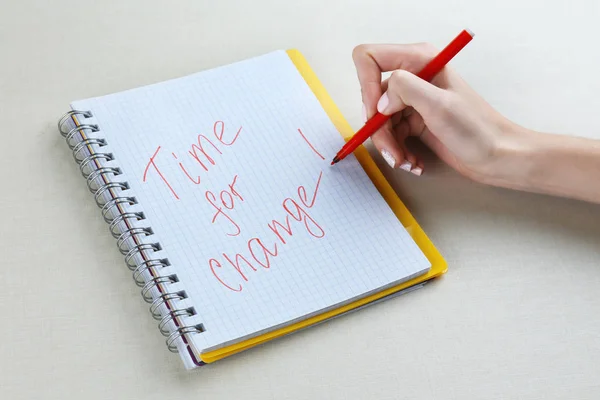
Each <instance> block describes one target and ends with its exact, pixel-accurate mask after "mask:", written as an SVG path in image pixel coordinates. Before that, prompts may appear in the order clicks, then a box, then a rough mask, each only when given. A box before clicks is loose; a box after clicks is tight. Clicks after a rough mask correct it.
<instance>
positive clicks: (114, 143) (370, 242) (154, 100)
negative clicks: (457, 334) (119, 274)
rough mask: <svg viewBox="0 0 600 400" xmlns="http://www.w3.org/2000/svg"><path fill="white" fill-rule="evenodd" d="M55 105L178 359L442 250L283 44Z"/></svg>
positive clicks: (327, 307) (274, 329)
mask: <svg viewBox="0 0 600 400" xmlns="http://www.w3.org/2000/svg"><path fill="white" fill-rule="evenodd" d="M71 109H72V110H71V111H69V112H68V113H66V114H65V115H64V116H63V118H62V119H61V120H60V121H59V130H60V132H61V133H62V135H63V136H64V137H65V140H66V142H67V145H68V146H69V148H70V149H71V150H72V152H73V156H74V158H75V161H76V162H77V164H78V165H79V169H80V171H81V173H82V175H83V177H84V178H85V181H86V183H87V186H88V187H89V189H90V191H91V192H92V197H93V199H94V201H95V202H96V203H97V205H98V207H99V208H100V209H101V215H102V217H103V218H104V219H105V220H106V222H107V223H108V227H109V232H110V233H111V234H112V235H113V236H114V238H115V239H116V244H117V248H118V250H119V251H120V252H121V253H122V254H123V256H124V259H125V265H126V266H127V267H128V268H129V269H130V270H131V271H132V275H133V280H134V282H135V284H137V285H138V286H139V287H140V288H141V289H140V290H141V295H142V298H143V299H144V300H145V301H147V302H148V303H149V304H150V313H151V315H152V316H153V317H154V318H155V319H156V320H157V321H158V328H159V331H160V332H161V333H162V334H163V335H164V336H165V337H166V344H167V347H168V348H169V349H170V350H171V351H173V352H176V353H178V354H179V355H180V357H181V359H182V360H183V363H184V365H185V367H186V368H188V369H191V368H195V367H198V366H202V365H205V364H207V363H210V362H214V361H217V360H219V359H222V358H224V357H227V356H230V355H232V354H235V353H238V352H240V351H243V350H246V349H249V348H251V347H254V346H256V345H258V344H262V343H265V342H267V341H269V340H272V339H275V338H278V337H280V336H283V335H286V334H289V333H292V332H296V331H298V330H299V329H302V328H305V327H309V326H312V325H314V324H316V323H319V322H322V321H325V320H328V319H331V318H333V317H336V316H339V315H341V314H344V313H347V312H349V311H353V310H357V309H359V308H362V307H364V306H366V305H370V304H373V303H375V302H377V301H381V300H383V299H387V298H389V297H392V296H395V295H397V294H400V293H403V292H405V291H407V290H410V289H413V288H417V287H420V286H421V285H422V284H423V283H424V282H427V281H428V280H430V279H432V278H434V277H436V276H439V275H440V274H442V273H444V272H445V271H446V263H445V262H444V260H443V258H442V257H441V256H440V254H439V253H438V251H437V250H436V249H435V247H434V246H433V244H432V243H431V241H430V240H429V239H428V238H427V236H426V235H425V234H424V232H423V231H422V229H421V228H420V227H419V225H418V224H417V223H416V222H415V220H414V219H413V217H412V216H411V215H410V213H409V212H408V210H407V209H406V207H405V206H404V205H403V204H402V202H401V201H400V199H399V198H398V197H397V195H396V194H395V193H394V191H393V190H392V189H391V187H390V186H389V184H388V183H387V182H386V180H385V178H384V177H383V175H382V174H381V172H380V171H379V170H378V169H377V167H376V165H375V163H374V162H373V160H372V159H371V158H370V156H369V154H368V152H367V151H366V150H365V149H364V148H360V149H358V150H357V151H356V152H355V154H354V155H352V156H350V157H348V158H347V159H345V160H344V161H343V162H340V163H338V164H336V165H335V166H333V167H332V166H330V165H329V163H330V159H331V158H332V156H333V155H334V154H335V153H336V152H337V151H338V150H339V149H340V148H341V146H342V145H343V144H344V139H347V138H348V137H350V136H351V135H352V134H353V132H352V129H351V128H350V126H349V125H348V123H347V122H346V121H345V120H344V118H343V117H342V115H341V114H340V112H339V111H338V110H337V108H336V107H335V105H334V104H333V102H332V100H331V99H330V98H329V96H328V95H327V93H326V91H325V90H324V88H323V87H322V85H321V84H320V83H319V81H318V79H317V77H316V76H315V74H314V73H313V71H312V70H311V69H310V67H309V65H308V63H307V62H306V60H305V59H304V58H303V57H302V55H301V54H300V53H299V52H298V51H295V50H289V51H276V52H272V53H268V54H265V55H261V56H257V57H254V58H251V59H247V60H244V61H240V62H237V63H233V64H230V65H225V66H222V67H219V68H215V69H211V70H207V71H203V72H199V73H197V74H193V75H190V76H186V77H182V78H177V79H172V80H168V81H165V82H160V83H156V84H152V85H149V86H144V87H140V88H136V89H132V90H128V91H124V92H120V93H114V94H109V95H106V96H102V97H96V98H90V99H86V100H80V101H75V102H73V103H72V104H71Z"/></svg>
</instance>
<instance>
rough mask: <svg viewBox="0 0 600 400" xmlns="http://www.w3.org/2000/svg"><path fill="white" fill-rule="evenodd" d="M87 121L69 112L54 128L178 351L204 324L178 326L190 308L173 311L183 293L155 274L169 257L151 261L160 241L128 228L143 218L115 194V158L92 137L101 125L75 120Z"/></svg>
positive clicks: (84, 114)
mask: <svg viewBox="0 0 600 400" xmlns="http://www.w3.org/2000/svg"><path fill="white" fill-rule="evenodd" d="M92 117H93V115H92V112H90V111H78V110H72V111H69V112H67V113H65V114H64V115H63V116H62V117H61V119H60V120H59V121H58V130H59V131H60V133H61V135H62V136H63V137H64V138H65V141H66V142H67V145H68V146H69V148H70V149H71V151H72V152H73V158H74V159H75V162H76V163H77V164H78V165H79V169H80V171H81V174H82V175H83V177H84V178H85V180H86V184H87V187H88V189H89V190H90V192H92V194H93V196H94V200H95V202H96V204H97V205H98V207H99V208H100V209H101V212H102V218H104V220H105V221H106V223H107V224H108V226H109V230H110V233H111V234H112V236H113V237H114V238H115V239H116V240H117V247H118V249H119V251H120V252H121V254H123V255H124V257H125V264H126V265H127V267H128V268H129V269H130V270H131V271H132V274H133V280H134V282H135V284H136V285H137V286H139V287H141V295H142V298H143V299H144V301H146V302H147V303H149V304H150V313H151V315H152V317H153V318H154V319H156V320H157V321H159V324H158V329H159V331H160V333H161V334H162V335H163V336H165V337H166V345H167V348H168V349H169V350H170V351H172V352H174V353H177V352H178V347H177V340H178V339H180V338H181V339H182V340H183V343H184V345H187V346H188V348H189V343H190V342H189V340H188V339H187V337H186V335H190V334H198V333H202V332H204V331H205V329H204V326H203V325H202V324H195V325H185V324H184V323H183V321H184V320H185V319H187V318H190V317H193V316H195V315H196V314H197V313H196V311H195V309H194V308H193V307H184V308H177V307H176V303H177V302H181V301H182V300H184V299H186V298H187V294H186V292H185V291H183V290H178V291H173V292H171V291H167V288H168V286H170V285H173V284H175V283H177V282H179V279H178V277H177V275H176V274H171V275H161V274H159V273H158V271H159V270H160V269H161V268H165V267H169V266H171V264H170V263H169V261H168V259H158V258H152V255H153V254H154V253H156V252H158V251H161V250H162V246H161V245H160V243H158V242H155V243H151V242H147V241H142V240H144V239H145V238H148V237H150V236H152V235H153V234H154V231H153V230H152V228H150V227H139V226H133V223H132V222H133V221H143V220H145V219H146V217H145V216H144V213H143V212H140V211H131V210H128V208H129V207H132V206H134V205H136V204H138V202H137V199H136V198H135V197H132V196H123V195H119V194H121V193H122V192H123V191H126V190H128V189H129V184H128V183H127V182H125V181H121V180H119V176H121V175H122V174H123V172H122V171H121V169H120V168H118V167H114V166H110V165H107V164H108V163H110V162H112V161H115V158H114V156H113V155H112V154H111V153H108V152H102V151H101V150H102V148H103V147H105V146H107V145H108V143H107V141H106V139H104V138H101V137H96V135H94V134H95V133H98V132H100V127H99V126H98V125H96V124H91V123H80V122H79V118H81V119H83V120H85V119H89V118H92ZM190 354H191V355H192V354H193V353H192V352H190ZM192 358H194V359H195V356H193V355H192ZM194 362H195V363H196V364H197V365H203V364H204V363H203V362H202V361H199V360H197V359H195V360H194Z"/></svg>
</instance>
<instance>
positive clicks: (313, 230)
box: [208, 172, 325, 292]
mask: <svg viewBox="0 0 600 400" xmlns="http://www.w3.org/2000/svg"><path fill="white" fill-rule="evenodd" d="M322 176H323V172H321V173H320V174H319V177H318V179H317V183H316V184H315V189H314V191H313V193H312V196H311V198H310V199H309V196H308V194H307V192H306V189H305V187H304V186H299V187H298V190H297V193H298V200H299V202H298V201H297V200H296V199H293V198H291V197H287V198H286V199H284V200H283V202H282V203H281V206H282V208H283V210H284V211H285V213H286V215H285V220H284V221H285V222H284V223H281V222H279V221H277V220H272V221H271V222H270V223H268V224H267V226H268V228H269V229H270V230H271V231H272V232H273V233H274V234H275V237H274V238H273V239H274V241H273V242H272V243H273V244H272V245H271V246H266V245H265V244H264V242H263V241H262V240H261V239H260V238H256V237H253V238H251V239H250V240H248V242H247V248H248V252H249V254H250V255H249V256H248V257H246V256H244V255H243V254H241V253H237V254H235V256H233V257H230V256H229V255H228V254H226V253H222V256H223V258H224V259H225V261H226V262H227V263H228V264H229V266H230V268H227V267H226V266H224V265H223V264H222V263H221V262H220V261H219V260H217V259H215V258H211V259H210V260H208V266H209V268H210V270H211V272H212V274H213V275H214V276H215V278H216V279H217V281H218V282H219V283H221V284H222V285H223V286H224V287H225V288H227V289H229V290H232V291H234V292H240V291H242V289H243V283H245V282H248V281H249V278H248V276H249V274H250V273H253V272H257V271H258V270H259V268H258V267H259V266H260V267H262V268H263V269H269V268H271V259H272V258H275V257H277V256H278V255H279V248H278V244H277V241H279V242H280V243H281V245H285V244H287V243H288V242H287V241H286V239H289V238H291V237H293V236H294V231H293V229H294V228H293V227H292V221H296V222H300V223H302V225H301V226H303V227H304V229H305V231H306V233H308V234H309V235H310V236H312V237H314V238H317V239H320V238H323V237H324V236H325V230H324V229H323V228H322V227H321V225H319V223H318V222H317V221H316V220H315V219H314V218H313V217H312V216H311V215H310V214H309V212H308V210H310V209H311V208H312V207H313V206H314V205H315V202H316V200H317V194H318V192H319V185H320V183H321V178H322ZM290 218H291V220H290ZM280 229H281V231H280ZM232 282H235V283H232Z"/></svg>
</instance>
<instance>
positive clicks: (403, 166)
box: [400, 160, 412, 172]
mask: <svg viewBox="0 0 600 400" xmlns="http://www.w3.org/2000/svg"><path fill="white" fill-rule="evenodd" d="M400 168H401V169H403V170H405V171H406V172H410V170H411V169H412V164H411V163H410V162H409V161H406V160H404V162H403V163H402V164H400Z"/></svg>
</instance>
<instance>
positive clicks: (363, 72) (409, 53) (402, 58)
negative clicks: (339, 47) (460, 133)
mask: <svg viewBox="0 0 600 400" xmlns="http://www.w3.org/2000/svg"><path fill="white" fill-rule="evenodd" d="M435 54H436V49H435V47H433V46H431V45H429V44H426V43H415V44H361V45H359V46H357V47H355V48H354V51H353V52H352V59H353V61H354V65H355V66H356V72H357V74H358V80H359V82H360V88H361V93H362V101H363V104H364V105H365V107H366V109H367V118H371V117H372V116H373V115H374V114H375V112H376V108H377V102H378V101H379V98H380V97H381V95H382V94H383V92H382V90H381V74H382V73H383V72H388V71H394V70H397V69H404V70H406V71H409V72H412V73H416V72H418V71H419V70H420V69H422V68H423V67H424V66H425V64H427V62H428V61H429V60H431V59H432V58H433V57H434V56H435Z"/></svg>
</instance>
